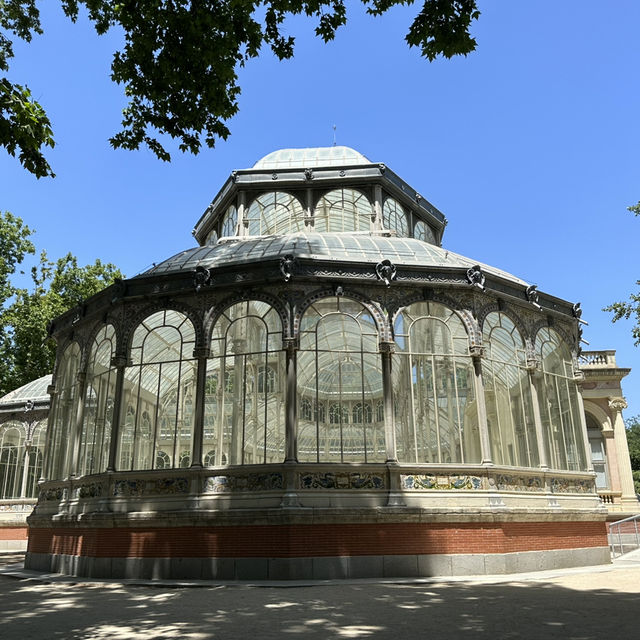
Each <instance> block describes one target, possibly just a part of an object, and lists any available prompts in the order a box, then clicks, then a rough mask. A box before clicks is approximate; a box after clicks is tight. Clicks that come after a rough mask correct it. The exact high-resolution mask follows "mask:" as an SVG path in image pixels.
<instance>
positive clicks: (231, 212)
mask: <svg viewBox="0 0 640 640" xmlns="http://www.w3.org/2000/svg"><path fill="white" fill-rule="evenodd" d="M237 233H238V210H237V209H236V208H235V207H234V206H233V205H231V206H230V207H229V208H228V209H227V210H226V212H225V214H224V217H223V218H222V225H221V227H220V235H221V236H222V237H223V238H224V237H229V236H235V235H236V234H237ZM216 241H217V237H216ZM209 244H215V242H210V243H209Z"/></svg>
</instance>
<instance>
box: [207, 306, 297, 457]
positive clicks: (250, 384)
mask: <svg viewBox="0 0 640 640" xmlns="http://www.w3.org/2000/svg"><path fill="white" fill-rule="evenodd" d="M211 356H212V357H211V358H210V359H209V361H208V363H207V378H208V379H210V380H225V384H224V385H218V384H216V385H215V392H212V393H207V395H206V398H205V416H206V433H205V439H204V446H205V447H206V448H207V449H211V450H215V452H216V455H217V456H218V457H217V459H215V460H214V461H211V462H210V464H213V465H215V466H220V465H223V464H226V463H227V456H226V455H225V454H224V453H223V452H228V462H229V464H248V463H269V462H282V461H283V460H284V437H285V434H284V409H285V407H284V401H285V399H284V394H283V392H282V391H281V390H280V389H279V388H278V385H277V380H278V379H282V377H283V371H284V359H283V351H282V323H281V321H280V316H279V315H278V313H277V312H276V310H275V309H274V308H273V307H271V306H270V305H269V304H267V303H265V302H259V301H257V300H251V301H246V302H239V303H237V304H234V305H232V306H231V307H228V308H227V309H226V310H225V311H224V312H223V313H222V314H221V316H220V317H219V318H218V320H217V322H216V324H215V326H214V328H213V334H212V338H211Z"/></svg>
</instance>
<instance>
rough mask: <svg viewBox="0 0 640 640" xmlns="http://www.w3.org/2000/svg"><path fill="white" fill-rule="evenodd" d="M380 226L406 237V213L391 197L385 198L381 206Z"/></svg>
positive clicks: (407, 224) (407, 233) (407, 228)
mask: <svg viewBox="0 0 640 640" xmlns="http://www.w3.org/2000/svg"><path fill="white" fill-rule="evenodd" d="M382 226H383V227H384V228H385V229H388V230H389V231H395V233H396V235H397V236H399V237H401V238H406V237H407V236H408V235H409V223H408V222H407V214H406V213H405V212H404V209H403V208H402V205H401V204H400V203H399V202H398V201H397V200H394V199H393V198H387V199H386V200H385V201H384V205H383V206H382Z"/></svg>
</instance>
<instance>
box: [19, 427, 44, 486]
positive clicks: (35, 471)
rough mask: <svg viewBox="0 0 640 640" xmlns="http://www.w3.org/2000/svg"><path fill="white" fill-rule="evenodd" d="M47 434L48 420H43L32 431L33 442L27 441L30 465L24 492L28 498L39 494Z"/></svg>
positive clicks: (28, 462) (27, 458) (27, 459)
mask: <svg viewBox="0 0 640 640" xmlns="http://www.w3.org/2000/svg"><path fill="white" fill-rule="evenodd" d="M46 435H47V421H46V420H41V421H40V422H39V423H38V424H37V425H36V427H35V428H34V429H33V431H32V432H31V442H30V443H27V442H25V445H26V446H27V449H28V451H27V456H26V461H27V462H26V464H27V465H28V470H27V484H26V487H25V494H24V495H25V497H26V498H35V497H37V495H38V481H39V480H40V477H41V476H42V460H43V458H44V447H45V440H46Z"/></svg>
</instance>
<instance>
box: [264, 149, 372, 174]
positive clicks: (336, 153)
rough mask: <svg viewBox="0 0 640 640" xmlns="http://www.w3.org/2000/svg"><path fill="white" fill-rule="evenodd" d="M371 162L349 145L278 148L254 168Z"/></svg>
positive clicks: (338, 165) (333, 165)
mask: <svg viewBox="0 0 640 640" xmlns="http://www.w3.org/2000/svg"><path fill="white" fill-rule="evenodd" d="M358 164H371V161H370V160H369V159H368V158H365V157H364V156H363V155H362V154H361V153H359V152H358V151H356V150H355V149H351V148H350V147H309V148H307V149H278V150H277V151H272V152H271V153H269V154H267V155H266V156H264V158H261V159H260V160H258V162H256V163H255V164H254V165H253V168H254V169H306V168H311V167H342V166H345V165H358Z"/></svg>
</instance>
